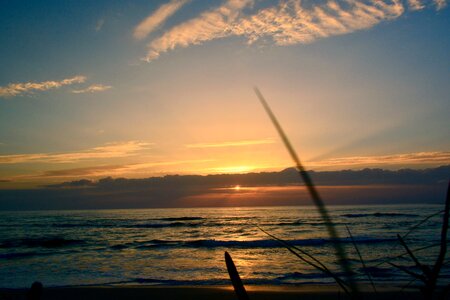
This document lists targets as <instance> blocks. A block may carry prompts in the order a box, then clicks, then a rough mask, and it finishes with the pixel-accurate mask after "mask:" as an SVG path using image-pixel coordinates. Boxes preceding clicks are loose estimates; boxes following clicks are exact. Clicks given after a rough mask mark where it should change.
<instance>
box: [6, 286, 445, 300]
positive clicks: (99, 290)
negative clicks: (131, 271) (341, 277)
mask: <svg viewBox="0 0 450 300" xmlns="http://www.w3.org/2000/svg"><path fill="white" fill-rule="evenodd" d="M247 291H248V294H249V296H250V299H252V300H253V299H260V300H262V299H267V300H268V299H274V300H277V299H283V300H284V299H285V300H287V299H349V298H348V297H346V295H345V294H343V293H342V292H339V291H338V289H337V288H335V287H331V286H305V287H280V286H258V287H255V286H250V287H247ZM25 295H26V290H12V289H0V299H1V300H6V299H10V300H12V299H17V300H18V299H26V297H25ZM41 299H42V300H46V299H58V300H59V299H62V300H72V299H77V300H79V299H87V300H91V299H92V300H94V299H97V300H102V299H105V300H106V299H152V300H153V299H155V300H156V299H164V300H171V299H196V300H198V299H217V300H221V299H229V300H232V299H237V298H236V296H235V294H234V291H233V289H232V288H231V287H221V286H214V287H197V286H189V287H182V286H176V287H169V286H120V287H116V286H111V287H70V288H44V292H43V295H42V298H41ZM364 299H383V300H388V299H395V300H400V299H422V297H421V295H420V294H419V293H418V292H417V291H403V292H398V291H395V290H386V289H385V290H381V291H380V292H378V293H377V294H375V293H373V292H369V291H368V292H365V293H364ZM447 299H450V298H447Z"/></svg>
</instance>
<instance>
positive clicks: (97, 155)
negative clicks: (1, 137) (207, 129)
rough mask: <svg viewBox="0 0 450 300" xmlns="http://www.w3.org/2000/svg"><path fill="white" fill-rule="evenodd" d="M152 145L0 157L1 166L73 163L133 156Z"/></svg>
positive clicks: (132, 143) (129, 143)
mask: <svg viewBox="0 0 450 300" xmlns="http://www.w3.org/2000/svg"><path fill="white" fill-rule="evenodd" d="M150 145H151V144H150V143H145V142H139V141H127V142H120V143H109V144H106V145H105V146H100V147H94V148H91V149H87V150H83V151H79V152H68V153H32V154H12V155H0V164H17V163H35V162H41V163H42V162H43V163H72V162H76V161H80V160H87V159H104V158H114V157H125V156H132V155H135V154H136V153H138V152H139V151H142V150H144V149H147V148H148V147H149V146H150Z"/></svg>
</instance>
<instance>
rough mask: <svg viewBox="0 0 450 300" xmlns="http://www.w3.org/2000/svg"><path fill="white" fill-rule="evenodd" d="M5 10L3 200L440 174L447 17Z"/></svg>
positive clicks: (242, 7) (78, 6)
mask: <svg viewBox="0 0 450 300" xmlns="http://www.w3.org/2000/svg"><path fill="white" fill-rule="evenodd" d="M1 5H2V9H1V10H0V44H1V45H2V47H1V49H0V54H1V55H0V69H1V70H2V71H1V72H0V181H4V182H3V183H1V184H3V186H4V187H10V186H13V185H17V186H20V185H27V184H35V183H36V182H42V181H46V182H47V181H48V182H53V181H66V180H71V179H77V178H91V179H92V178H100V177H104V176H107V175H111V176H114V177H117V176H123V177H133V178H134V177H147V176H153V175H163V174H174V173H180V174H192V173H195V174H209V173H222V172H225V173H235V172H248V171H263V170H280V169H283V168H285V167H289V166H290V165H291V162H290V160H289V157H288V155H287V154H286V153H285V149H284V148H283V146H282V144H281V143H280V142H279V140H278V137H277V135H276V132H275V131H274V129H273V128H272V125H271V124H270V122H269V120H268V118H267V116H266V115H265V113H264V111H263V110H262V108H261V106H260V104H259V103H258V101H257V98H256V96H255V95H254V92H253V86H254V85H257V86H259V88H260V89H261V91H262V92H263V94H264V95H265V97H266V98H267V100H268V101H269V103H270V104H271V106H272V108H273V110H274V111H275V113H276V114H277V116H278V117H279V119H280V121H281V122H282V124H283V126H284V128H285V130H286V131H287V133H288V135H289V136H290V138H291V139H292V142H293V144H294V145H295V146H296V148H297V149H298V151H299V153H300V157H301V158H302V159H303V161H304V162H305V165H306V166H307V167H310V168H314V169H318V170H327V169H343V168H353V169H360V168H364V167H382V168H394V169H395V168H401V167H413V168H416V167H417V168H423V167H431V166H437V165H444V164H449V162H450V126H449V125H450V124H449V121H448V115H449V112H450V96H449V95H450V87H449V86H450V82H449V78H450V76H449V75H450V74H449V73H450V34H449V28H450V24H449V23H450V9H449V7H448V5H447V2H446V1H442V0H441V1H413V0H409V1H397V0H389V1H373V2H371V1H356V0H349V1H327V0H324V1H302V2H300V1H294V0H292V1H250V0H230V1H195V0H192V1H182V0H177V1H175V0H173V1H126V2H125V1H64V2H62V1H39V2H36V1H20V2H19V1H4V2H3V3H2V4H1ZM0 187H1V185H0Z"/></svg>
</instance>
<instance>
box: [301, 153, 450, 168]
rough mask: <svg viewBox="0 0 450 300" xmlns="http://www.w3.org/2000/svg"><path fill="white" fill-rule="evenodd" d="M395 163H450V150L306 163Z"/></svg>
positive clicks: (313, 164)
mask: <svg viewBox="0 0 450 300" xmlns="http://www.w3.org/2000/svg"><path fill="white" fill-rule="evenodd" d="M374 164H380V165H381V164H382V165H396V164H400V165H401V164H450V152H448V151H447V152H446V151H444V152H417V153H403V154H393V155H381V156H353V157H341V158H332V159H327V160H321V161H311V162H308V163H307V165H310V166H316V167H319V166H320V167H331V166H354V165H365V166H367V165H374Z"/></svg>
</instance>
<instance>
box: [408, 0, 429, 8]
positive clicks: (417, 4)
mask: <svg viewBox="0 0 450 300" xmlns="http://www.w3.org/2000/svg"><path fill="white" fill-rule="evenodd" d="M408 5H409V7H410V9H411V10H421V9H423V8H425V5H424V4H423V3H422V1H421V0H408Z"/></svg>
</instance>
